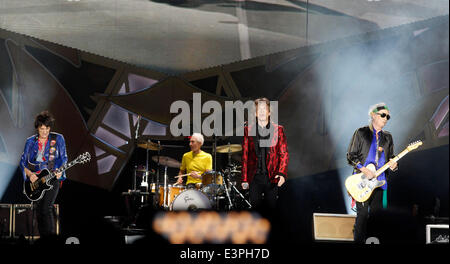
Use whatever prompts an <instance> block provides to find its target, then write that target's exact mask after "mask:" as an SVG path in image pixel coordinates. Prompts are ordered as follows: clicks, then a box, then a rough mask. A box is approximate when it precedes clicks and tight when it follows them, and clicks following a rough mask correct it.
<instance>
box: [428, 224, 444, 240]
mask: <svg viewBox="0 0 450 264" xmlns="http://www.w3.org/2000/svg"><path fill="white" fill-rule="evenodd" d="M426 236H427V238H426V239H427V240H426V243H427V244H448V243H449V236H448V225H427V226H426Z"/></svg>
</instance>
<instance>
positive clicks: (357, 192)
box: [345, 164, 386, 203]
mask: <svg viewBox="0 0 450 264" xmlns="http://www.w3.org/2000/svg"><path fill="white" fill-rule="evenodd" d="M366 168H368V169H369V170H371V171H373V172H374V173H375V172H376V168H375V166H374V165H373V164H369V165H367V167H366ZM385 184H386V181H384V180H383V181H379V180H377V178H373V179H370V180H369V179H367V177H366V176H365V175H364V173H358V174H354V175H352V176H350V177H348V178H347V179H346V180H345V187H346V188H347V191H348V192H349V193H350V195H351V196H352V197H353V199H355V200H356V201H357V202H361V203H362V202H365V201H367V200H368V199H369V197H370V196H371V195H372V192H373V190H375V189H376V188H378V187H381V186H383V185H385Z"/></svg>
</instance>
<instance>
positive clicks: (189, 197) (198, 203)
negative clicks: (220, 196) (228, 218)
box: [170, 190, 211, 211]
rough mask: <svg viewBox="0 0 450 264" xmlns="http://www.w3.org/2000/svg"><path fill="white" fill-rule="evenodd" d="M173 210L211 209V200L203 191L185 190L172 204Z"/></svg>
mask: <svg viewBox="0 0 450 264" xmlns="http://www.w3.org/2000/svg"><path fill="white" fill-rule="evenodd" d="M170 208H171V210H173V211H182V210H187V211H196V210H198V209H211V201H210V200H209V199H208V197H206V195H204V194H203V193H201V192H199V191H196V190H185V191H184V192H182V193H180V194H179V195H178V196H177V197H175V200H174V201H173V203H172V205H171V206H170Z"/></svg>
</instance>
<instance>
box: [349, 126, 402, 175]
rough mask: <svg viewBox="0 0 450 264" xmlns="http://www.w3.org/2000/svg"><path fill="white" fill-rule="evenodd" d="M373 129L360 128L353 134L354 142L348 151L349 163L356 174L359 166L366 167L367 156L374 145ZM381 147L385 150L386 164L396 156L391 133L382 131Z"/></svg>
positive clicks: (352, 141)
mask: <svg viewBox="0 0 450 264" xmlns="http://www.w3.org/2000/svg"><path fill="white" fill-rule="evenodd" d="M372 137H373V129H372V127H371V126H365V127H361V128H358V129H357V130H356V131H355V133H354V134H353V137H352V140H351V141H350V145H349V146H348V150H347V161H348V163H349V164H350V165H351V166H353V168H354V172H355V171H358V172H359V170H358V168H357V167H356V166H357V165H358V164H361V166H364V162H365V161H366V158H367V155H368V153H369V150H370V145H371V144H372ZM379 137H380V141H379V145H380V147H382V148H383V149H384V155H385V159H386V162H388V161H389V159H391V158H393V157H394V156H395V155H394V141H393V139H392V135H391V133H389V132H387V131H384V130H382V131H381V132H380V134H379ZM386 172H387V171H386Z"/></svg>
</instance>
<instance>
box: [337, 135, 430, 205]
mask: <svg viewBox="0 0 450 264" xmlns="http://www.w3.org/2000/svg"><path fill="white" fill-rule="evenodd" d="M421 145H422V141H420V140H419V141H416V142H413V143H411V144H409V145H408V147H406V148H405V149H404V150H403V151H402V152H400V154H398V155H397V156H395V157H394V158H393V159H392V161H394V162H397V161H398V160H399V159H401V158H403V156H405V155H406V154H407V153H408V152H410V151H412V150H414V149H416V148H418V147H419V146H421ZM390 165H391V163H390V162H387V163H386V164H384V166H383V167H381V168H379V169H378V170H376V168H375V165H373V164H369V165H367V166H366V168H368V169H369V170H371V171H373V172H374V173H375V175H376V176H377V177H378V176H379V175H380V174H381V173H383V172H384V171H385V170H387V169H388V168H389V167H390ZM377 177H374V178H372V179H370V180H369V179H368V178H367V177H366V175H364V173H358V174H353V175H352V176H349V177H348V178H347V179H346V180H345V188H347V191H348V193H349V194H350V195H351V196H352V197H353V199H355V200H356V201H357V202H365V201H367V199H369V197H370V196H371V195H372V192H373V190H375V189H376V188H378V187H381V186H383V185H385V184H386V181H385V180H382V181H379V180H378V179H377Z"/></svg>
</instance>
